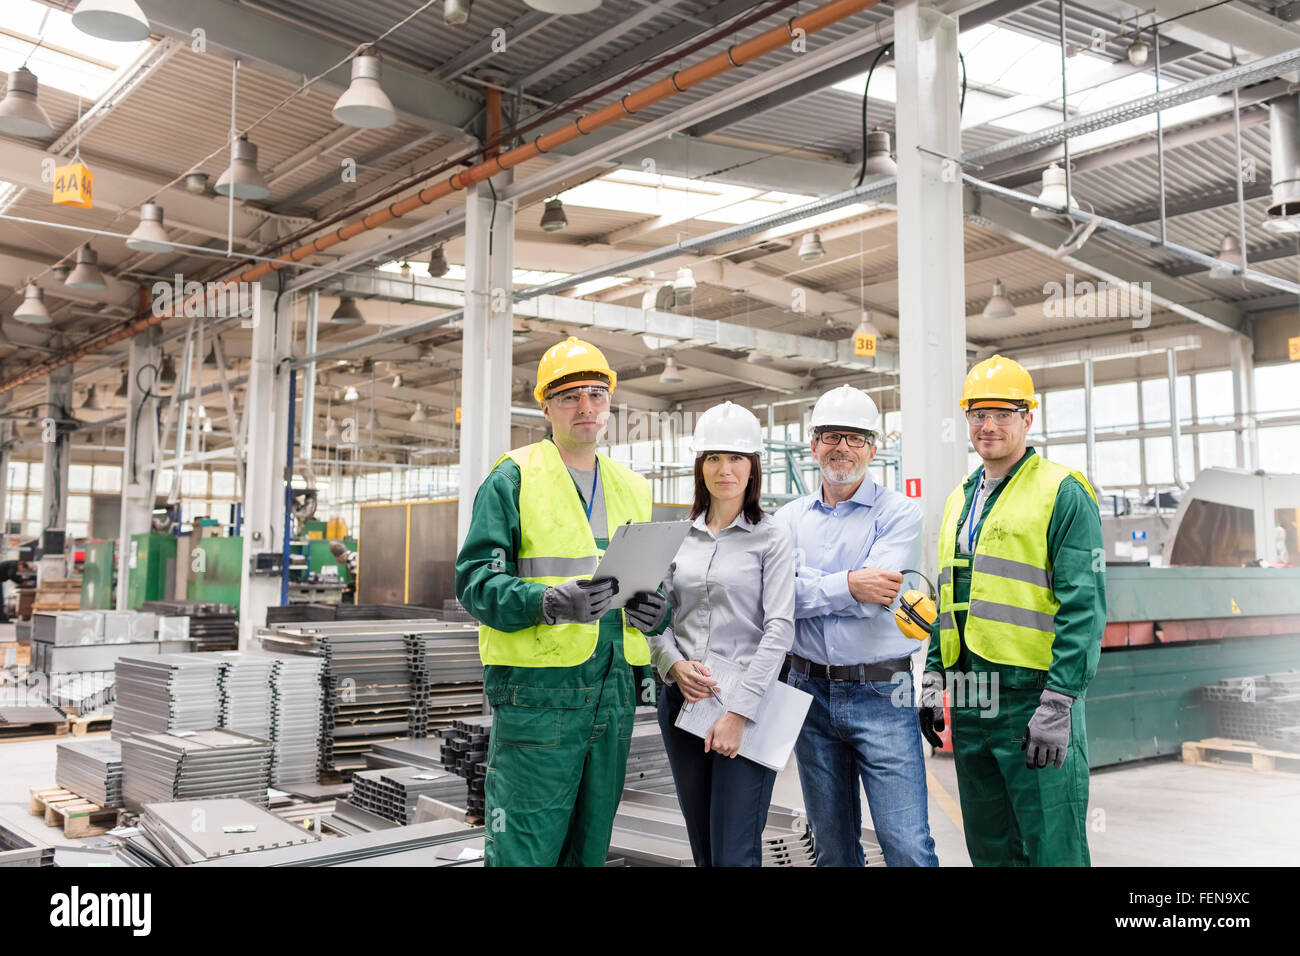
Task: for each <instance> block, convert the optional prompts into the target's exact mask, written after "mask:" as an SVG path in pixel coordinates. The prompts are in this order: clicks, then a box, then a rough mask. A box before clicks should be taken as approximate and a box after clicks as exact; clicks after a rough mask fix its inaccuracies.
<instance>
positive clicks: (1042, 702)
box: [1020, 690, 1074, 770]
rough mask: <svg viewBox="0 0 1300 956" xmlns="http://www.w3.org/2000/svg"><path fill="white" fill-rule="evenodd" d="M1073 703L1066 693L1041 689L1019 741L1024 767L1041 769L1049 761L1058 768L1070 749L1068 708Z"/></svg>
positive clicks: (1072, 699)
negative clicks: (1041, 693)
mask: <svg viewBox="0 0 1300 956" xmlns="http://www.w3.org/2000/svg"><path fill="white" fill-rule="evenodd" d="M1073 706H1074V698H1073V697H1071V696H1070V695H1069V694H1060V693H1057V692H1056V691H1054V690H1045V691H1043V695H1042V696H1041V697H1039V698H1038V709H1037V710H1036V711H1034V716H1033V717H1030V718H1029V726H1027V727H1026V728H1025V739H1024V741H1023V742H1022V743H1021V744H1020V749H1021V750H1023V751H1024V752H1025V766H1026V767H1028V768H1029V769H1031V770H1033V769H1035V768H1038V769H1041V768H1043V767H1046V766H1047V765H1048V764H1049V763H1050V764H1051V765H1052V766H1054V767H1056V769H1058V770H1059V769H1061V766H1062V765H1063V764H1064V763H1065V758H1066V755H1067V753H1068V752H1069V750H1070V708H1071V707H1073Z"/></svg>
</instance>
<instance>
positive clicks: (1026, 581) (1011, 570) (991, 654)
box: [939, 455, 1097, 671]
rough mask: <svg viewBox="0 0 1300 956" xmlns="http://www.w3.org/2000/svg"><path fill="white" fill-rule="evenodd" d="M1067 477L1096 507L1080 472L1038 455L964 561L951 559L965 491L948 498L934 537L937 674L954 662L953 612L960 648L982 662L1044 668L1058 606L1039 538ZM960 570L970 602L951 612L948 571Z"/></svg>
mask: <svg viewBox="0 0 1300 956" xmlns="http://www.w3.org/2000/svg"><path fill="white" fill-rule="evenodd" d="M1067 477H1073V478H1075V479H1076V480H1077V481H1078V482H1079V484H1081V485H1083V487H1084V488H1086V489H1087V491H1088V494H1090V495H1091V496H1092V497H1093V500H1096V498H1097V493H1096V492H1095V491H1093V490H1092V485H1090V484H1088V479H1087V478H1085V477H1084V476H1083V474H1082V473H1081V472H1078V471H1076V470H1074V469H1073V468H1067V467H1065V466H1064V465H1060V464H1057V463H1056V462H1052V461H1048V460H1047V459H1046V458H1043V457H1041V456H1039V455H1030V456H1029V457H1028V458H1027V459H1025V461H1024V463H1023V464H1022V465H1021V466H1020V467H1019V468H1018V469H1017V470H1016V473H1015V474H1014V475H1012V476H1011V478H1010V479H1009V480H1008V481H1007V484H1006V487H1004V488H1003V489H1002V491H1001V493H1000V494H999V495H998V498H997V500H996V501H995V502H993V507H992V508H991V509H990V510H989V513H988V516H987V517H986V518H985V519H984V525H983V527H981V529H980V535H979V540H978V541H977V542H976V543H975V553H974V554H972V555H969V556H958V555H957V533H958V528H957V524H958V522H959V521H960V520H961V512H962V508H963V507H964V506H965V504H966V494H965V491H964V485H965V483H964V482H963V483H962V484H961V485H958V486H957V488H956V490H954V491H953V493H952V494H950V495H949V496H948V502H947V504H945V505H944V509H943V524H942V525H941V529H940V532H939V650H940V651H941V653H942V655H943V666H944V667H945V668H947V667H951V666H952V665H953V664H955V663H956V662H957V657H958V655H959V653H960V650H961V647H960V644H961V636H959V635H958V633H957V615H956V612H957V611H965V612H966V627H965V631H964V637H965V640H966V646H967V647H969V648H970V649H971V650H972V651H974V652H975V653H976V654H978V655H979V656H980V657H982V658H984V659H985V660H988V661H992V662H994V663H996V664H1012V665H1015V666H1018V667H1030V668H1033V669H1035V670H1040V671H1045V670H1048V669H1049V668H1050V667H1051V665H1052V641H1054V640H1055V639H1056V623H1055V618H1056V612H1057V610H1058V609H1059V608H1060V606H1061V602H1060V601H1058V600H1057V599H1056V595H1055V594H1053V593H1052V562H1051V558H1050V556H1049V555H1048V553H1047V531H1048V527H1049V526H1050V525H1051V522H1052V509H1053V507H1054V506H1055V504H1056V492H1057V489H1059V488H1060V486H1061V482H1062V481H1064V480H1065V479H1066V478H1067ZM976 520H978V515H977V516H976ZM968 565H969V566H970V568H971V583H970V600H969V601H967V602H963V603H960V604H959V603H957V602H956V601H955V600H954V598H953V595H954V587H953V568H957V567H966V566H968Z"/></svg>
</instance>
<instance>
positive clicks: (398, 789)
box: [348, 767, 466, 826]
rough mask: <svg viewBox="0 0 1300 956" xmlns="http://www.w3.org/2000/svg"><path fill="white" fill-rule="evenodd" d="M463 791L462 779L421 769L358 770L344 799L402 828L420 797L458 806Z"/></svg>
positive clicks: (463, 793)
mask: <svg viewBox="0 0 1300 956" xmlns="http://www.w3.org/2000/svg"><path fill="white" fill-rule="evenodd" d="M465 788H466V782H465V779H464V778H463V777H458V776H457V775H456V774H454V773H451V772H449V771H447V770H430V769H427V768H423V767H391V768H388V769H386V770H358V771H357V772H356V773H354V774H353V775H352V793H351V794H349V795H348V802H349V803H351V804H352V805H353V806H355V807H359V808H360V809H362V810H365V811H367V812H368V813H373V814H375V815H376V816H380V817H383V818H384V819H385V820H392V821H393V822H394V823H397V824H400V825H402V826H405V825H406V824H408V823H411V822H412V821H411V815H412V814H413V813H414V812H415V803H416V801H417V800H419V798H420V797H421V796H426V797H432V798H433V799H435V800H440V801H442V802H443V803H450V804H452V805H454V806H462V805H464V803H465Z"/></svg>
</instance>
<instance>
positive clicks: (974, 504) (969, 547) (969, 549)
mask: <svg viewBox="0 0 1300 956" xmlns="http://www.w3.org/2000/svg"><path fill="white" fill-rule="evenodd" d="M983 486H984V466H983V465H981V466H980V477H979V481H978V482H976V484H975V495H974V497H972V498H971V501H970V515H969V517H968V519H967V520H968V522H969V523H968V524H967V526H966V527H967V531H966V553H967V554H974V553H975V526H976V525H977V524H978V523H979V517H978V513H977V512H976V511H975V509H976V508H978V507H979V503H980V488H982V487H983Z"/></svg>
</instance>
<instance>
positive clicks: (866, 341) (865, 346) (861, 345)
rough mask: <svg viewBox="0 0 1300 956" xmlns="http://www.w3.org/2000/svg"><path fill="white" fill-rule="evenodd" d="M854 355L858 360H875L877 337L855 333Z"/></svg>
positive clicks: (864, 333)
mask: <svg viewBox="0 0 1300 956" xmlns="http://www.w3.org/2000/svg"><path fill="white" fill-rule="evenodd" d="M853 354H854V355H856V356H857V357H858V358H874V357H875V354H876V337H875V336H874V335H869V334H868V333H866V332H855V333H853Z"/></svg>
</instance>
